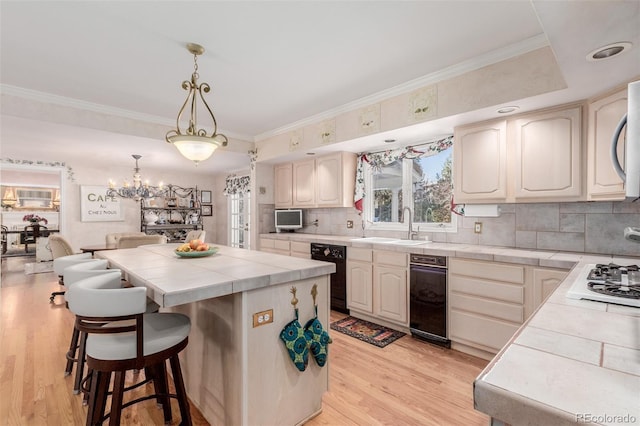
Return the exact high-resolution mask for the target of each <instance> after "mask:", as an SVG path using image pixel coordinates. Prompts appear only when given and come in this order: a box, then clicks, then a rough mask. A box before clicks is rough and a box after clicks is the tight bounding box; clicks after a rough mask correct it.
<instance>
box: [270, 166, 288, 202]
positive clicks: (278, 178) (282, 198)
mask: <svg viewBox="0 0 640 426" xmlns="http://www.w3.org/2000/svg"><path fill="white" fill-rule="evenodd" d="M292 170H293V166H292V164H291V163H286V164H278V165H277V166H275V167H274V170H273V172H274V187H275V190H274V201H275V205H276V207H278V208H283V207H291V206H293V185H292V182H293V172H292Z"/></svg>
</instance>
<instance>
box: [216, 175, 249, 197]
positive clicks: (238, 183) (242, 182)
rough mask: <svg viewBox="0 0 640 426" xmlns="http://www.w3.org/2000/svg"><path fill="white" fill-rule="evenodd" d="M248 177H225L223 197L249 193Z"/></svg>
mask: <svg viewBox="0 0 640 426" xmlns="http://www.w3.org/2000/svg"><path fill="white" fill-rule="evenodd" d="M250 185H251V177H250V176H233V175H231V176H227V183H226V185H225V187H224V191H223V193H224V195H227V196H229V195H233V194H244V193H247V192H250V191H251V189H250V187H249V186H250Z"/></svg>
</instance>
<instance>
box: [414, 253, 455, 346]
mask: <svg viewBox="0 0 640 426" xmlns="http://www.w3.org/2000/svg"><path fill="white" fill-rule="evenodd" d="M410 259H411V260H410V265H409V268H410V270H409V328H410V329H411V335H412V336H414V337H417V338H420V339H422V340H426V341H428V342H430V343H434V344H436V345H439V346H444V347H446V348H450V347H451V341H450V340H449V339H447V258H446V257H444V256H430V255H424V254H412V255H411V258H410Z"/></svg>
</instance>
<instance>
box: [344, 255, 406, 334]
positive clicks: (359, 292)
mask: <svg viewBox="0 0 640 426" xmlns="http://www.w3.org/2000/svg"><path fill="white" fill-rule="evenodd" d="M407 265H408V262H407V254H406V253H398V252H390V251H378V250H371V249H361V248H355V247H352V248H350V249H349V250H348V251H347V306H348V308H349V310H350V311H351V312H352V313H353V314H356V316H358V315H357V314H358V313H361V314H364V315H365V316H367V317H371V318H372V319H374V320H375V319H380V320H383V322H390V323H394V324H397V325H402V326H408V323H409V316H408V294H409V289H408V279H407V277H408V273H407Z"/></svg>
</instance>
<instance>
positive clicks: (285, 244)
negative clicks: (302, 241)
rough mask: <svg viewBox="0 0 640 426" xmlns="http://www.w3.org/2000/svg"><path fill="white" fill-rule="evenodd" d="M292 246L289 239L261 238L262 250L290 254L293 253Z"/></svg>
mask: <svg viewBox="0 0 640 426" xmlns="http://www.w3.org/2000/svg"><path fill="white" fill-rule="evenodd" d="M290 247H291V246H290V242H289V241H287V240H276V239H271V238H260V251H266V252H268V253H275V254H283V255H285V256H289V255H290V254H291V248H290Z"/></svg>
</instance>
